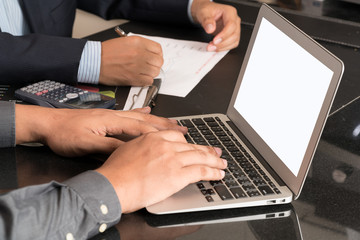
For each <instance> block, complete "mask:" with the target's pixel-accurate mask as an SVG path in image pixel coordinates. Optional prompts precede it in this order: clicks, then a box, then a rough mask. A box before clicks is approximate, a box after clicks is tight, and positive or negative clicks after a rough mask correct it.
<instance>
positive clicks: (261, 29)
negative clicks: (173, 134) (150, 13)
mask: <svg viewBox="0 0 360 240" xmlns="http://www.w3.org/2000/svg"><path fill="white" fill-rule="evenodd" d="M343 71H344V65H343V63H342V61H341V60H340V59H338V58H337V57H336V56H334V55H333V54H332V53H330V52H329V51H328V50H326V49H325V48H323V47H322V46H321V45H320V44H318V43H317V42H315V41H314V40H313V39H312V38H311V37H309V36H308V35H306V34H305V33H304V32H302V31H301V30H300V29H298V28H297V27H296V26H294V25H293V24H291V23H290V22H289V21H287V20H286V19H285V18H284V17H282V16H281V15H280V14H279V13H277V12H276V11H275V10H273V9H272V8H270V7H269V6H268V5H266V4H263V5H262V6H261V8H260V10H259V14H258V17H257V20H256V23H255V26H254V30H253V33H252V36H251V39H250V42H249V45H248V49H247V52H246V55H245V58H244V61H243V64H242V67H241V70H240V73H239V77H238V80H237V83H236V86H235V89H234V92H233V95H232V98H231V101H230V104H229V107H228V110H227V113H226V115H224V114H206V115H199V116H185V117H178V118H176V119H178V120H179V123H181V124H182V125H185V126H187V127H188V128H189V134H188V136H186V138H187V140H188V142H191V143H192V142H194V143H197V144H204V145H207V144H209V145H213V146H219V143H218V142H221V141H220V139H221V140H224V139H225V140H226V141H225V143H224V144H225V145H224V144H223V145H222V146H221V148H223V156H222V157H223V158H226V159H227V160H228V164H229V166H228V169H227V170H226V176H225V178H224V179H223V180H221V181H202V182H199V183H193V184H190V185H189V186H187V187H185V188H184V189H183V190H181V191H180V192H178V193H176V194H174V195H172V196H171V197H169V198H167V199H165V200H164V201H162V202H159V203H157V204H154V205H152V206H149V207H147V210H148V211H149V212H151V213H154V214H167V213H180V212H191V211H204V210H213V209H226V208H239V207H250V206H262V205H274V204H285V203H290V202H291V201H292V200H294V199H296V198H297V197H298V196H299V194H300V192H301V189H302V186H303V184H304V181H305V178H306V176H307V173H308V170H309V167H310V164H311V160H312V158H313V156H314V153H315V150H316V147H317V144H318V141H319V139H320V137H321V133H322V130H323V128H324V126H325V122H326V119H327V116H328V113H329V111H330V107H331V104H332V102H333V99H334V96H335V93H336V91H337V88H338V86H339V83H340V80H341V77H342V74H343ZM220 81H221V80H219V87H220V86H221V82H220ZM199 119H200V120H199ZM209 131H211V133H209ZM214 136H215V137H214ZM198 140H199V141H200V142H197V141H198ZM247 162H249V163H247Z"/></svg>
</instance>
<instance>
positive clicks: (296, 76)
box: [234, 18, 333, 176]
mask: <svg viewBox="0 0 360 240" xmlns="http://www.w3.org/2000/svg"><path fill="white" fill-rule="evenodd" d="M268 36H271V38H270V39H272V40H271V41H269V37H268ZM273 39H275V40H273ZM332 76H333V71H331V70H330V69H329V68H328V67H327V66H325V65H324V64H323V63H321V62H320V61H319V60H317V59H316V58H315V57H313V56H312V55H311V54H309V53H308V52H307V51H306V50H304V49H303V48H302V47H301V46H299V45H298V44H297V43H296V42H294V41H293V40H292V39H290V38H289V37H288V36H287V35H285V34H284V33H283V32H282V31H281V30H279V29H278V28H276V27H275V26H273V25H272V24H271V23H270V22H269V21H267V20H266V19H265V18H263V19H262V22H261V25H260V28H259V32H258V35H257V37H256V41H255V43H254V46H253V49H252V52H251V56H250V59H249V62H248V64H247V67H246V71H245V74H244V77H243V79H242V83H241V85H240V89H239V92H238V95H237V98H236V101H235V106H234V107H235V109H236V110H237V111H238V112H239V113H240V114H241V115H242V116H243V118H244V119H245V120H246V121H247V122H248V123H249V124H250V125H251V127H252V128H253V129H254V130H255V131H256V132H257V134H258V135H259V136H260V137H261V138H262V139H263V140H264V141H265V142H266V144H267V145H268V146H269V147H270V148H271V149H272V151H273V152H274V153H275V154H276V155H277V156H278V157H279V158H280V159H281V160H282V161H283V162H284V164H285V165H286V166H287V167H288V168H289V169H290V171H291V172H292V173H293V174H294V175H295V176H297V175H298V173H299V169H300V165H301V163H302V160H303V157H304V154H305V151H306V148H307V145H308V143H309V141H310V137H311V134H312V131H313V129H314V127H315V123H316V120H317V117H318V115H319V111H320V109H321V106H322V104H323V101H324V98H325V95H326V91H327V89H328V87H329V84H330V81H331V79H332ZM260 96H261V97H260ZM259 99H266V101H259Z"/></svg>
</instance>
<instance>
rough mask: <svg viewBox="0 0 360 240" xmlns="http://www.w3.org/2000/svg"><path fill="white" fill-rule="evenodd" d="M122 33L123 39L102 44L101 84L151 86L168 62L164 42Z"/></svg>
mask: <svg viewBox="0 0 360 240" xmlns="http://www.w3.org/2000/svg"><path fill="white" fill-rule="evenodd" d="M119 33H120V34H119ZM119 33H118V34H119V36H121V37H120V38H113V39H110V40H107V41H104V42H102V43H101V44H102V52H101V67H100V78H99V79H100V83H101V84H104V85H113V86H119V85H127V86H148V85H151V84H152V83H153V79H154V78H156V77H157V76H158V75H159V73H160V71H161V70H160V69H161V66H162V65H163V62H164V60H163V53H162V48H161V45H160V44H159V43H156V42H154V41H151V40H149V39H146V38H143V37H140V36H127V35H126V33H125V32H119ZM126 36H127V37H126Z"/></svg>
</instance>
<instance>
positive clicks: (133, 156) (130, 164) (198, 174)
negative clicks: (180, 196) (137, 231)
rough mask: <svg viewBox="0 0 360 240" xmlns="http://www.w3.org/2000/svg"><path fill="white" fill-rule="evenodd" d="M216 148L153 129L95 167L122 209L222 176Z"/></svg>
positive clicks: (218, 151)
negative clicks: (109, 186)
mask: <svg viewBox="0 0 360 240" xmlns="http://www.w3.org/2000/svg"><path fill="white" fill-rule="evenodd" d="M220 155H221V150H220V149H219V148H213V147H207V146H201V145H194V144H188V143H187V142H186V140H185V138H184V136H183V134H182V133H181V132H179V131H174V130H164V131H158V132H152V133H148V134H145V135H142V136H140V137H137V138H136V139H133V140H131V141H129V142H127V143H124V144H122V145H120V147H119V148H118V149H117V150H116V151H115V152H114V153H113V154H112V155H111V156H110V157H109V158H108V160H107V161H106V162H105V163H104V164H103V166H101V167H100V168H99V169H97V171H98V172H100V173H101V174H103V175H104V176H105V177H106V178H107V179H108V180H109V181H110V183H111V184H112V185H113V187H114V189H115V191H116V194H117V196H118V198H119V201H120V204H121V208H122V212H123V213H128V212H133V211H136V210H138V209H140V208H143V207H147V206H150V205H152V204H154V203H157V202H159V201H161V200H164V199H165V198H167V197H169V196H171V195H172V194H174V193H176V192H178V191H179V190H181V189H182V188H184V187H185V186H187V185H188V184H190V183H194V182H197V181H200V180H219V179H222V178H223V177H224V174H225V173H224V171H223V170H222V169H224V168H226V166H227V162H226V161H225V160H223V159H221V158H220Z"/></svg>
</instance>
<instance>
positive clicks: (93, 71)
mask: <svg viewBox="0 0 360 240" xmlns="http://www.w3.org/2000/svg"><path fill="white" fill-rule="evenodd" d="M100 66H101V42H98V41H87V43H86V44H85V47H84V50H83V52H82V55H81V59H80V64H79V70H78V82H79V83H90V84H98V83H99V76H100Z"/></svg>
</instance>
